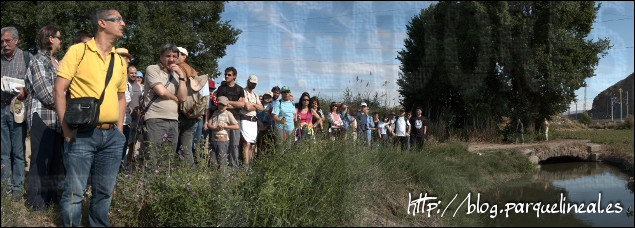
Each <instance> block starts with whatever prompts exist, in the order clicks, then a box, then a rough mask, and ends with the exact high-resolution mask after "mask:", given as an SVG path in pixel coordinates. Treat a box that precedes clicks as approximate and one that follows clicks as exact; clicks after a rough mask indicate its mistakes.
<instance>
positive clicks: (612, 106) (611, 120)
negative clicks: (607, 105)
mask: <svg viewBox="0 0 635 228" xmlns="http://www.w3.org/2000/svg"><path fill="white" fill-rule="evenodd" d="M613 100H614V98H613V94H611V121H613Z"/></svg>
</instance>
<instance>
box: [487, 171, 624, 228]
mask: <svg viewBox="0 0 635 228" xmlns="http://www.w3.org/2000/svg"><path fill="white" fill-rule="evenodd" d="M629 178H630V176H629V175H627V174H625V173H624V172H622V171H620V170H619V169H617V168H615V167H613V166H610V165H606V164H604V163H600V162H567V163H552V164H542V165H541V168H540V170H539V171H537V172H536V173H534V174H531V175H528V176H526V177H523V178H520V179H518V180H516V181H513V182H511V183H509V184H508V185H506V186H505V187H501V188H496V189H494V190H491V191H489V192H484V193H481V197H480V198H481V202H488V203H490V205H494V204H493V203H496V204H497V205H498V209H500V210H501V213H499V214H498V215H496V217H495V218H490V215H491V214H488V213H485V214H483V221H484V225H485V226H626V227H633V215H632V212H631V213H628V212H627V211H629V210H633V192H632V191H631V190H629V189H628V188H627V182H628V180H629ZM561 201H562V202H563V203H564V204H561V203H560V202H561ZM538 202H540V203H541V205H540V206H542V208H541V209H540V210H543V209H545V208H552V206H553V205H554V204H557V205H558V206H557V209H556V213H540V214H539V215H537V214H536V212H535V211H534V210H533V209H534V208H539V207H536V205H535V204H536V203H538ZM598 202H599V204H598ZM507 203H515V204H509V205H514V207H513V208H514V209H511V210H509V213H508V216H509V217H507V218H506V217H505V215H506V214H507V213H505V212H503V211H502V210H504V209H506V204H507ZM529 203H533V204H532V205H529ZM546 204H549V205H550V206H549V207H544V206H545V205H546ZM582 204H584V205H582ZM609 204H610V205H611V208H608V205H609ZM528 205H529V207H528ZM561 205H564V206H565V207H568V208H569V209H571V211H569V212H568V213H567V212H564V213H561V212H560V209H559V208H561ZM573 205H577V208H578V209H579V208H580V207H581V206H582V209H583V210H582V211H578V213H575V212H574V209H573V207H576V206H573ZM620 207H621V210H620V209H619V208H620ZM516 209H518V213H516ZM607 209H608V210H607ZM608 211H612V212H613V213H607V212H608ZM618 211H619V213H617V212H618Z"/></svg>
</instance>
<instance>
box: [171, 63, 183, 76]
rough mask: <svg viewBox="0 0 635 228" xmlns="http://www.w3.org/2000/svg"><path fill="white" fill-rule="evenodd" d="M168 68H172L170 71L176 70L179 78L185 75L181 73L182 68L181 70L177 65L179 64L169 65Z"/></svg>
mask: <svg viewBox="0 0 635 228" xmlns="http://www.w3.org/2000/svg"><path fill="white" fill-rule="evenodd" d="M170 70H172V72H176V73H177V74H178V75H179V78H181V77H185V73H183V70H181V67H179V65H176V64H172V65H170Z"/></svg>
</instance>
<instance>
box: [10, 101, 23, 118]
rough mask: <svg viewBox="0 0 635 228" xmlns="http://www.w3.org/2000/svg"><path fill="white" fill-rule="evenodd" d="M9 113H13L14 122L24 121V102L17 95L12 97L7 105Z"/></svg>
mask: <svg viewBox="0 0 635 228" xmlns="http://www.w3.org/2000/svg"><path fill="white" fill-rule="evenodd" d="M9 108H10V111H11V113H13V120H14V121H15V122H16V123H22V122H24V102H22V101H21V100H20V99H18V97H14V98H13V100H11V106H10V107H9Z"/></svg>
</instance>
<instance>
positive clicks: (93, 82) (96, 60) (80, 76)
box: [57, 38, 128, 123]
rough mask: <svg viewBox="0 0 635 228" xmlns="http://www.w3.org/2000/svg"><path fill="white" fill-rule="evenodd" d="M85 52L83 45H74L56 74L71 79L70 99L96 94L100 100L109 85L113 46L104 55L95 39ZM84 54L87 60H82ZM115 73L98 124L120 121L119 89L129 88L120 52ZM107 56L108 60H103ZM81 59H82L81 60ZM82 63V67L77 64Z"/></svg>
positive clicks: (122, 90) (116, 59)
mask: <svg viewBox="0 0 635 228" xmlns="http://www.w3.org/2000/svg"><path fill="white" fill-rule="evenodd" d="M86 45H87V46H86V51H85V52H86V53H84V44H83V43H79V44H75V45H73V46H71V47H70V48H69V49H68V51H67V52H66V55H65V56H64V59H62V62H61V64H60V66H59V70H58V71H57V75H58V76H60V77H63V78H66V79H68V80H71V85H70V87H69V89H68V90H69V91H70V93H71V98H77V97H94V98H97V99H99V97H100V96H101V92H102V91H103V90H104V85H105V84H106V73H107V72H108V65H109V64H110V53H115V48H114V47H113V48H112V50H110V53H108V55H107V56H101V54H100V53H99V51H98V50H97V46H96V45H95V39H94V38H93V39H92V40H90V41H88V43H86ZM82 55H83V56H84V59H83V60H82ZM114 56H115V62H114V65H113V71H112V72H113V73H112V78H111V79H110V82H109V83H108V88H106V91H105V92H106V94H105V95H104V101H103V102H102V103H101V106H100V111H99V123H116V122H117V121H119V100H118V96H117V92H119V93H124V92H125V91H126V76H127V70H128V69H127V67H126V64H125V62H124V60H123V58H121V56H119V55H118V54H115V55H114ZM104 57H105V59H104ZM80 60H81V62H80ZM78 63H79V66H78V65H77V64H78Z"/></svg>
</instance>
